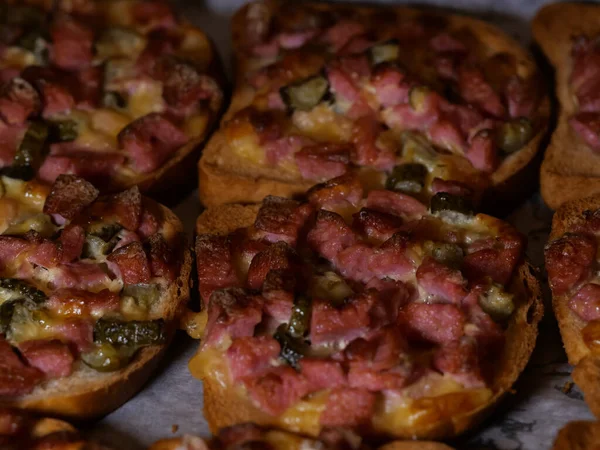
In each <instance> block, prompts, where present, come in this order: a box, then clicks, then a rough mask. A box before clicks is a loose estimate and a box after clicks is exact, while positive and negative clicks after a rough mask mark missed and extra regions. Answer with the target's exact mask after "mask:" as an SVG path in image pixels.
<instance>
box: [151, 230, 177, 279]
mask: <svg viewBox="0 0 600 450" xmlns="http://www.w3.org/2000/svg"><path fill="white" fill-rule="evenodd" d="M144 246H145V250H146V254H147V255H148V258H149V260H150V272H151V273H152V276H154V277H164V278H166V279H167V280H169V281H174V280H175V279H177V276H178V275H179V268H180V267H181V260H180V258H178V255H179V254H180V248H181V246H180V245H179V244H174V243H168V242H167V241H166V240H165V238H164V237H163V235H162V234H160V233H156V234H153V235H152V236H150V237H149V238H148V239H146V241H145V242H144Z"/></svg>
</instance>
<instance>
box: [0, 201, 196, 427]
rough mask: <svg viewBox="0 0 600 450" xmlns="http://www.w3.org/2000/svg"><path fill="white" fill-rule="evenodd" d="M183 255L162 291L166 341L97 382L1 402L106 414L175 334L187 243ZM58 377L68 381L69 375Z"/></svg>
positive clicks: (183, 296)
mask: <svg viewBox="0 0 600 450" xmlns="http://www.w3.org/2000/svg"><path fill="white" fill-rule="evenodd" d="M144 202H149V203H154V204H155V205H158V204H156V202H154V201H153V200H151V199H149V198H144ZM158 206H160V208H161V210H162V212H163V219H164V224H163V227H165V228H168V229H169V232H171V233H173V232H174V233H182V232H183V224H182V223H181V221H180V220H179V219H178V218H177V216H176V215H175V214H174V213H173V212H172V211H171V210H170V209H168V208H166V207H165V206H162V205H158ZM182 258H183V260H182V264H181V270H180V273H179V276H178V278H177V280H176V281H175V282H173V283H171V285H170V287H169V290H168V291H167V292H166V293H165V295H166V296H168V298H170V299H172V300H171V301H168V302H165V309H164V311H163V314H162V315H163V317H165V319H166V320H167V322H168V326H167V328H168V330H167V333H168V336H167V343H166V344H164V345H153V346H149V347H144V348H142V349H140V350H139V351H138V352H137V354H136V356H135V358H134V359H133V361H131V363H130V364H129V365H128V366H127V367H126V368H125V369H122V370H120V371H117V372H114V373H113V374H111V375H110V376H109V377H104V376H103V377H101V380H100V381H99V382H97V383H92V384H89V385H88V384H86V385H85V387H84V388H74V389H70V390H69V392H68V393H64V392H62V391H61V392H58V393H56V394H49V393H48V392H46V389H43V388H42V390H41V391H40V392H35V391H34V393H33V394H29V395H26V396H23V397H21V398H18V399H15V400H12V401H5V402H4V401H3V402H0V406H13V407H18V408H23V409H27V410H31V411H35V412H39V413H42V414H50V415H53V416H59V417H64V418H69V419H72V420H84V419H93V418H98V417H101V416H103V415H105V414H108V413H109V412H111V411H114V410H115V409H117V408H118V407H119V406H121V405H122V404H123V403H125V402H126V401H128V400H129V399H130V398H131V397H133V396H134V395H135V394H136V393H137V392H138V391H139V390H140V389H141V388H142V386H143V385H144V383H145V382H146V381H147V380H148V379H149V378H150V376H151V375H152V373H153V372H154V371H155V369H156V368H157V366H158V364H159V362H160V360H161V358H162V357H163V356H164V354H165V352H166V350H167V347H168V346H169V344H170V342H171V340H172V338H173V335H174V334H175V329H176V320H177V318H178V316H179V314H180V312H181V308H182V307H183V306H184V304H185V303H186V302H187V300H188V299H189V296H190V293H189V279H190V273H191V267H192V256H191V252H190V250H189V247H188V246H187V244H186V245H185V248H184V250H183V255H182ZM61 381H64V382H65V383H69V378H68V377H67V378H65V379H64V380H61Z"/></svg>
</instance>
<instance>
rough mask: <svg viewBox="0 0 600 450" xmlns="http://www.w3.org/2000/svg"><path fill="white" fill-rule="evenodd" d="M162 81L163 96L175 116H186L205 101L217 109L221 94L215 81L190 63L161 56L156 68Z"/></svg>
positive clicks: (195, 110)
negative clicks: (160, 61) (161, 58)
mask: <svg viewBox="0 0 600 450" xmlns="http://www.w3.org/2000/svg"><path fill="white" fill-rule="evenodd" d="M157 70H158V71H159V72H160V73H159V74H158V76H159V79H160V80H161V81H162V82H163V97H164V99H165V101H166V102H167V104H168V105H169V106H170V111H171V112H172V113H173V114H174V115H176V116H177V117H188V116H190V115H191V114H193V113H195V112H197V111H198V110H199V109H200V103H201V102H202V101H207V103H208V104H209V106H210V108H211V109H213V110H217V109H218V108H219V105H220V104H221V99H222V96H223V94H222V93H221V89H220V88H219V85H218V84H217V82H216V81H215V80H214V79H212V78H211V77H209V76H208V75H203V74H200V73H199V72H198V70H197V69H196V68H195V67H194V66H193V65H192V64H187V63H184V62H181V61H178V60H176V59H174V58H163V60H162V63H161V64H159V68H158V69H157Z"/></svg>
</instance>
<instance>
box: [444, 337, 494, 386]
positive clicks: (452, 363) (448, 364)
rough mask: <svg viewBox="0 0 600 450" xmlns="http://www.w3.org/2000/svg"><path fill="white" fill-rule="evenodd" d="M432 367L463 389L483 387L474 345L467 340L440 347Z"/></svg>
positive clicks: (483, 382) (471, 341)
mask: <svg viewBox="0 0 600 450" xmlns="http://www.w3.org/2000/svg"><path fill="white" fill-rule="evenodd" d="M433 365H434V367H435V368H436V369H437V370H439V371H440V372H442V373H448V374H450V375H452V377H453V378H454V379H455V380H456V381H458V382H459V383H461V384H462V385H463V386H464V387H465V388H468V389H470V388H481V387H485V385H486V384H485V380H484V378H483V375H482V373H481V368H480V366H479V357H478V355H477V348H476V343H475V342H474V341H473V340H471V339H468V338H464V339H461V340H460V341H455V342H450V343H447V344H444V345H442V346H441V347H440V348H439V349H438V350H437V351H436V352H435V355H434V358H433Z"/></svg>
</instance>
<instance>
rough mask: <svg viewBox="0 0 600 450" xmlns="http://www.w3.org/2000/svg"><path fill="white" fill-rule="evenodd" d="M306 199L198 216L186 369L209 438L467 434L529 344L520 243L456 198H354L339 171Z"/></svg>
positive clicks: (527, 275) (384, 194)
mask: <svg viewBox="0 0 600 450" xmlns="http://www.w3.org/2000/svg"><path fill="white" fill-rule="evenodd" d="M365 197H366V198H365ZM308 199H309V200H308V201H307V202H304V203H300V202H297V201H294V200H291V199H285V198H281V197H273V196H269V197H266V198H265V200H264V201H263V202H262V204H260V205H255V206H242V205H236V204H234V205H222V206H219V207H215V208H212V209H211V208H209V209H208V210H206V211H205V212H204V213H203V214H202V215H201V216H200V217H199V219H198V222H197V234H198V235H197V238H196V244H195V247H196V256H197V267H198V277H199V289H200V295H201V298H202V302H203V308H204V311H203V313H202V314H204V316H203V317H201V319H203V320H200V319H199V320H198V322H199V323H202V322H203V326H204V335H203V340H202V343H201V346H200V349H199V351H198V353H197V355H196V356H195V357H194V359H193V360H192V361H191V362H190V368H191V370H192V373H193V374H194V375H195V376H197V377H199V378H201V379H202V380H203V382H204V414H205V417H206V419H207V421H208V423H209V425H210V427H211V430H213V431H215V432H216V431H217V430H219V429H221V428H223V427H227V426H231V425H234V424H238V423H244V422H255V423H257V424H260V425H263V426H274V427H277V428H280V429H285V430H289V431H293V432H299V433H302V434H306V435H310V436H318V435H319V434H320V433H321V432H322V431H323V430H324V429H327V428H330V427H346V428H350V429H353V430H355V431H356V432H358V433H359V434H360V435H363V436H368V435H376V436H378V437H391V438H415V437H417V438H442V437H449V436H454V435H457V434H460V433H462V432H464V431H465V430H466V429H468V428H470V427H472V426H474V425H475V424H476V423H477V422H478V421H479V420H481V419H482V418H483V417H484V416H485V415H486V414H487V413H488V412H489V411H490V408H491V407H492V406H493V405H494V404H495V403H496V402H497V401H498V400H499V399H500V398H501V397H502V396H503V394H505V393H506V392H507V391H509V390H510V389H511V387H512V385H513V383H514V382H515V380H516V379H517V377H518V375H519V373H520V372H521V371H522V370H523V368H524V367H525V364H526V363H527V360H528V359H529V356H530V354H531V351H532V350H533V347H534V344H535V339H536V336H537V324H538V321H539V320H540V317H541V315H542V304H541V299H540V292H539V285H538V281H537V280H536V277H535V274H534V272H533V269H532V268H531V266H530V265H529V264H528V263H527V262H525V261H524V245H525V239H524V237H523V236H522V235H521V234H520V233H519V232H517V231H516V230H515V229H514V228H513V227H512V226H511V225H509V224H507V223H505V222H503V221H501V220H498V219H495V218H492V217H490V216H487V215H483V214H477V215H475V214H473V213H472V211H471V210H470V209H469V207H468V204H467V202H466V201H465V199H464V198H462V197H458V196H454V195H451V194H448V193H437V194H435V195H434V196H433V197H432V199H431V203H430V206H429V207H428V206H426V205H424V204H423V203H421V202H419V201H418V200H416V199H415V198H413V197H411V196H409V195H406V194H402V193H398V192H393V191H387V190H372V191H370V192H369V193H368V195H366V196H365V195H364V191H363V189H362V187H361V185H360V183H359V180H358V177H356V176H353V175H348V174H346V175H342V176H341V177H339V178H336V179H333V180H330V181H329V182H327V183H325V184H323V185H318V186H316V187H315V188H313V189H312V190H310V191H309V193H308Z"/></svg>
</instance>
